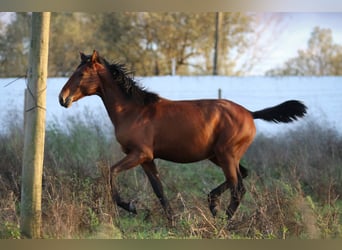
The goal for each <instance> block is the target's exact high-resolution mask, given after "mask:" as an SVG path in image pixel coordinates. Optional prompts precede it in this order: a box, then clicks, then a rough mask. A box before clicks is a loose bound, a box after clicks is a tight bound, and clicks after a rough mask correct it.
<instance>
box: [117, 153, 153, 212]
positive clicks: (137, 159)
mask: <svg viewBox="0 0 342 250" xmlns="http://www.w3.org/2000/svg"><path fill="white" fill-rule="evenodd" d="M146 160H149V158H148V157H146V155H145V154H143V153H130V154H128V155H127V156H126V157H125V158H123V159H122V160H121V161H119V162H118V163H116V164H114V165H113V166H112V167H111V168H110V185H111V191H112V198H113V202H115V203H116V204H117V205H118V206H119V207H122V208H123V209H125V210H127V211H129V212H131V213H134V214H136V213H137V211H136V208H135V206H134V204H133V202H132V201H130V202H125V201H123V200H122V199H121V197H120V195H119V192H118V188H117V183H116V177H117V175H118V174H119V173H120V172H122V171H124V170H128V169H131V168H133V167H136V166H138V165H139V164H141V163H143V162H144V161H146Z"/></svg>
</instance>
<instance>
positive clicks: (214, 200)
mask: <svg viewBox="0 0 342 250" xmlns="http://www.w3.org/2000/svg"><path fill="white" fill-rule="evenodd" d="M210 161H212V162H213V163H215V164H216V165H218V166H220V165H219V162H218V160H217V159H216V157H213V158H211V159H210ZM238 176H239V179H241V185H242V187H243V184H242V179H243V178H246V177H247V176H248V170H247V169H246V168H245V167H243V166H242V165H241V164H239V171H238ZM229 187H230V184H229V182H227V181H225V182H223V183H222V184H221V185H219V186H218V187H216V188H214V189H213V190H212V191H211V192H210V193H209V194H208V203H209V209H210V212H211V213H212V215H213V216H214V217H215V216H216V214H217V211H218V209H217V207H218V205H219V197H220V195H221V194H222V193H224V192H225V191H226V190H227V189H228V188H229ZM232 196H233V195H232ZM235 196H236V195H235ZM241 198H242V197H241ZM235 210H236V209H235Z"/></svg>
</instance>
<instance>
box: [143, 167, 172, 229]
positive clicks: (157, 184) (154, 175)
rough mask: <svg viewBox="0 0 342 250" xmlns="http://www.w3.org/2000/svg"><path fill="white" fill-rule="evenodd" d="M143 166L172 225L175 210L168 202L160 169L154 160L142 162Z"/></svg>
mask: <svg viewBox="0 0 342 250" xmlns="http://www.w3.org/2000/svg"><path fill="white" fill-rule="evenodd" d="M141 166H142V167H143V169H144V171H145V173H146V175H147V177H148V179H149V181H150V183H151V185H152V188H153V191H154V193H155V194H156V196H157V197H158V199H159V201H160V203H161V205H162V207H163V209H164V211H165V213H166V216H167V219H168V220H169V223H170V225H173V211H172V209H171V206H170V204H169V202H168V200H167V199H166V197H165V195H164V191H163V186H162V183H161V181H160V179H159V174H158V170H157V168H156V165H155V164H154V161H150V162H145V163H143V164H141Z"/></svg>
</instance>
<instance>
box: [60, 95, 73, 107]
mask: <svg viewBox="0 0 342 250" xmlns="http://www.w3.org/2000/svg"><path fill="white" fill-rule="evenodd" d="M59 103H60V104H61V105H62V106H63V107H65V108H68V107H70V106H71V103H72V98H70V96H68V97H67V98H65V99H64V97H63V96H62V94H60V95H59Z"/></svg>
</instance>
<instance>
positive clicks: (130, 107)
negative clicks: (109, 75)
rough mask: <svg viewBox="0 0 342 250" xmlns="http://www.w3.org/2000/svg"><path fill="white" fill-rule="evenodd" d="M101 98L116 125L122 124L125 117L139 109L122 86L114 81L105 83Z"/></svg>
mask: <svg viewBox="0 0 342 250" xmlns="http://www.w3.org/2000/svg"><path fill="white" fill-rule="evenodd" d="M101 98H102V101H103V104H104V105H105V108H106V110H107V112H108V115H109V117H110V119H111V121H112V123H113V125H114V126H115V127H118V126H120V124H122V121H123V120H124V119H126V118H128V116H130V115H131V114H132V113H133V112H134V113H135V112H137V111H138V110H139V108H138V107H136V106H137V105H136V104H134V103H133V102H132V101H130V100H128V99H127V98H126V97H125V96H124V93H122V90H121V89H120V87H119V86H118V85H117V84H115V83H114V82H109V81H107V82H105V83H103V88H102V94H101Z"/></svg>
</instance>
